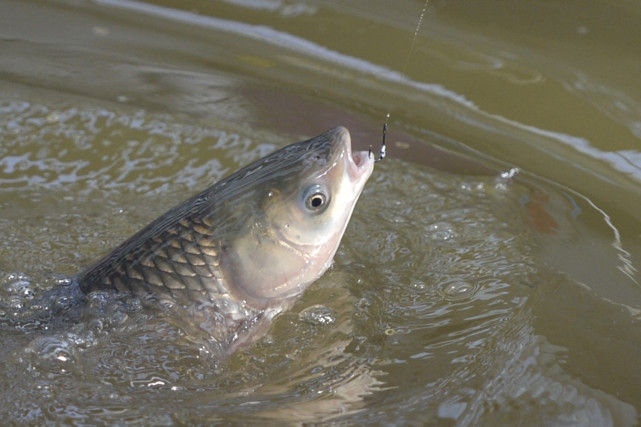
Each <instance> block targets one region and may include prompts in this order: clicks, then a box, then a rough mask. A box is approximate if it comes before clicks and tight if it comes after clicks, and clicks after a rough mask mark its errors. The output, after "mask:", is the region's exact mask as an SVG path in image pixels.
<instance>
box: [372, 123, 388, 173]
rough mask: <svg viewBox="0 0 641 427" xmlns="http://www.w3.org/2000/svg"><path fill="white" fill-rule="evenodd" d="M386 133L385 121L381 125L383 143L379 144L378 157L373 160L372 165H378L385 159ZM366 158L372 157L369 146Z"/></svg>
mask: <svg viewBox="0 0 641 427" xmlns="http://www.w3.org/2000/svg"><path fill="white" fill-rule="evenodd" d="M388 117H389V115H388ZM386 132H387V121H386V122H385V123H383V143H382V144H381V149H380V151H379V154H378V157H377V158H376V159H375V160H374V163H378V162H380V161H381V160H383V159H384V158H385V156H386V155H387V146H386V145H385V134H386ZM368 156H369V157H371V156H372V146H371V145H370V146H369V153H368Z"/></svg>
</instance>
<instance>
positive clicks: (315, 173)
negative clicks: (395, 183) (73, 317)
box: [77, 127, 374, 346]
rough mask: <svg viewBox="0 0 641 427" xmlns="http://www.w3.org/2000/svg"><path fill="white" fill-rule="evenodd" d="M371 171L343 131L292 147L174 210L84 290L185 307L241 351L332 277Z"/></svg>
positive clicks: (84, 277)
mask: <svg viewBox="0 0 641 427" xmlns="http://www.w3.org/2000/svg"><path fill="white" fill-rule="evenodd" d="M373 167H374V160H373V159H371V158H370V156H369V155H368V152H356V153H352V151H351V141H350V136H349V132H348V131H347V130H346V129H345V128H341V127H339V128H335V129H332V130H329V131H327V132H325V133H324V134H322V135H319V136H317V137H315V138H313V139H310V140H307V141H303V142H299V143H295V144H292V145H289V146H287V147H285V148H282V149H281V150H278V151H276V152H274V153H272V154H270V155H268V156H266V157H264V158H262V159H260V160H258V161H256V162H254V163H252V164H250V165H249V166H246V167H244V168H242V169H240V170H238V171H237V172H235V173H234V174H232V175H230V176H228V177H227V178H225V179H223V180H221V181H219V182H218V183H216V184H214V185H213V186H211V187H210V188H208V189H207V190H205V191H203V192H202V193H200V194H197V195H196V196H194V197H192V198H190V199H188V200H186V201H185V202H183V203H182V204H180V205H178V206H176V207H175V208H173V209H171V210H169V211H168V212H166V213H165V214H164V215H162V216H161V217H159V218H158V219H156V220H155V221H153V222H152V223H150V224H149V225H147V226H146V227H144V228H143V229H142V230H140V231H139V232H138V233H136V234H135V235H133V236H132V237H131V238H130V239H128V240H127V241H125V242H124V243H123V244H121V245H120V246H118V247H117V248H116V249H115V250H114V251H113V252H111V253H110V254H108V255H106V256H105V257H104V258H102V259H101V260H99V261H98V262H97V263H96V264H94V265H93V266H91V267H89V268H88V269H87V270H85V271H83V272H81V273H80V274H79V275H78V276H77V282H78V284H79V286H80V289H81V290H82V291H83V292H84V293H90V292H93V291H116V292H119V293H126V294H134V295H138V296H144V297H151V298H153V299H155V300H157V301H158V302H159V303H164V304H169V305H171V306H179V307H183V308H185V309H187V310H188V312H190V313H193V314H194V316H195V317H198V322H200V323H201V324H202V325H205V326H203V328H205V329H207V330H208V332H209V333H210V334H211V335H212V336H213V337H214V338H216V339H217V340H219V341H221V342H223V343H226V344H227V345H228V346H232V345H237V344H238V343H240V342H243V341H247V340H248V339H249V338H248V336H250V335H252V333H255V331H256V329H258V327H257V325H258V324H264V323H265V320H270V319H271V318H272V317H273V316H274V315H275V314H277V313H278V312H279V311H281V310H282V309H284V308H286V307H287V306H288V305H289V304H291V302H292V301H293V299H295V298H296V297H297V296H299V295H300V294H301V293H302V292H303V291H304V290H305V288H306V287H307V286H308V285H309V284H311V283H312V282H313V281H315V280H316V279H317V278H319V277H320V276H321V275H322V274H323V273H324V272H325V271H326V270H327V268H328V267H329V266H330V264H331V261H332V258H333V256H334V254H335V252H336V249H337V248H338V245H339V243H340V240H341V238H342V236H343V233H344V231H345V228H346V227H347V224H348V222H349V219H350V216H351V214H352V211H353V209H354V205H355V204H356V201H357V199H358V197H359V195H360V193H361V191H362V189H363V186H364V185H365V182H366V181H367V179H368V178H369V176H370V175H371V173H372V170H373ZM203 311H204V312H208V314H207V315H205V314H204V313H202V312H203ZM203 319H206V320H203ZM263 326H264V325H263Z"/></svg>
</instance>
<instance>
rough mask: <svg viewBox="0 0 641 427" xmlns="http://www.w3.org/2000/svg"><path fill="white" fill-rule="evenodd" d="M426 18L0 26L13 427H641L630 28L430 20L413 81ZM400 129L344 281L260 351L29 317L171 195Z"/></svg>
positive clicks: (151, 322)
mask: <svg viewBox="0 0 641 427" xmlns="http://www.w3.org/2000/svg"><path fill="white" fill-rule="evenodd" d="M422 3H423V2H422V1H409V0H408V1H402V2H395V4H394V6H393V7H391V6H390V3H389V2H384V1H350V2H347V1H336V2H320V1H318V2H316V1H311V0H310V1H301V2H288V1H279V0H276V1H267V0H266V1H262V2H250V1H227V2H224V1H216V2H196V1H190V2H182V3H181V5H180V9H176V7H177V6H176V5H175V4H173V2H155V3H136V2H127V1H115V0H107V1H98V2H80V1H78V2H74V1H24V0H22V1H12V0H8V1H4V2H3V3H1V4H0V39H1V41H0V46H1V49H0V92H1V93H2V97H1V99H0V213H1V215H0V241H1V243H2V244H1V245H0V284H1V286H0V333H1V334H2V343H3V346H2V350H0V363H1V364H2V369H1V370H0V372H2V373H1V374H0V395H1V396H2V402H3V403H2V404H1V405H0V413H2V416H3V420H5V421H6V422H8V423H12V424H21V425H22V424H25V423H27V424H43V423H45V422H46V421H53V422H55V423H59V424H72V423H77V424H118V425H124V424H134V425H167V424H197V423H200V424H215V423H224V424H230V423H231V424H241V423H250V422H253V423H258V422H266V421H271V422H279V423H281V422H288V423H304V422H319V421H328V422H344V423H347V424H358V425H361V424H365V423H367V424H384V425H407V424H426V423H428V424H432V423H433V424H442V425H453V424H457V425H470V424H484V425H496V424H504V425H515V424H523V425H541V424H545V425H558V424H569V425H599V426H600V425H634V424H637V423H638V422H639V413H638V412H639V410H641V398H640V397H639V389H640V387H641V362H640V361H639V358H638V355H639V353H640V351H641V329H640V326H641V325H640V322H641V317H640V313H641V311H640V310H641V287H640V286H641V285H639V277H638V272H637V268H638V266H639V263H640V261H641V247H640V243H641V242H640V235H639V229H640V228H639V219H640V217H639V214H638V206H640V202H641V197H640V196H641V186H640V183H639V179H641V174H640V168H639V159H641V155H640V152H639V148H638V147H639V138H640V133H639V129H640V128H639V123H641V117H640V116H641V106H640V105H639V103H638V99H640V96H641V93H640V92H639V90H640V89H639V85H638V70H639V65H640V64H639V62H640V61H641V59H640V58H639V57H638V55H637V54H636V50H635V49H636V48H635V46H638V43H637V42H638V41H639V38H641V31H640V30H638V28H639V25H638V22H639V21H640V20H641V16H640V14H641V10H640V9H638V7H637V6H636V5H635V4H633V3H629V2H618V1H600V2H590V3H587V4H580V5H579V4H558V5H557V4H554V5H552V4H549V3H547V2H540V1H528V2H520V3H518V4H517V3H514V4H511V3H510V4H505V3H503V2H495V1H490V0H486V1H481V2H474V3H470V2H458V1H434V2H432V3H430V4H429V7H428V11H427V14H426V16H425V19H424V21H423V24H422V27H421V32H420V34H419V36H418V37H417V38H416V40H415V43H414V48H413V50H412V55H411V56H410V57H409V61H406V59H407V52H408V49H409V46H410V45H411V43H412V40H413V34H414V30H415V28H416V23H417V20H418V16H419V14H420V11H421V9H422V7H423V4H422ZM388 111H389V112H390V113H391V121H390V130H389V133H388V141H389V142H390V148H389V152H390V158H389V159H387V160H385V161H384V162H381V163H379V164H377V166H376V170H375V171H374V174H373V176H372V178H371V179H370V182H369V183H368V185H367V187H366V190H365V192H364V193H363V195H362V197H361V200H360V201H359V204H358V205H357V208H356V211H355V213H354V217H353V220H352V222H351V224H350V226H349V228H348V230H347V233H346V235H345V238H344V240H343V244H342V246H341V248H340V249H339V251H338V253H337V256H336V259H335V264H334V266H333V267H332V268H331V269H330V270H329V271H328V272H327V274H325V276H323V277H322V278H321V279H320V280H319V281H318V282H317V283H316V284H314V285H313V286H312V287H311V288H310V289H309V290H308V291H307V292H306V293H305V294H304V296H303V297H302V298H301V300H300V301H299V302H298V303H297V304H296V305H295V306H294V308H293V309H292V310H290V311H288V312H286V313H284V314H282V315H281V316H280V317H278V318H277V320H276V322H275V323H274V324H273V325H272V328H271V330H270V333H269V335H268V336H267V337H266V338H264V339H262V340H260V341H259V342H258V343H257V344H255V345H254V346H252V347H250V348H248V349H244V350H242V351H240V352H238V353H236V354H234V355H233V356H232V357H231V358H229V359H228V360H222V359H221V358H220V357H217V356H216V354H215V351H214V350H213V349H211V348H210V347H209V345H208V342H207V340H206V339H204V338H203V337H201V336H199V335H198V334H197V333H195V331H193V330H191V327H190V325H189V324H185V322H183V321H181V319H172V318H171V317H169V316H167V315H163V314H162V313H156V312H149V311H146V310H143V309H141V308H140V307H139V306H138V305H136V304H135V302H132V301H120V302H113V301H111V302H105V301H100V300H95V301H92V302H91V304H90V305H89V306H88V307H84V308H83V309H82V310H79V309H78V310H77V309H72V310H71V311H69V312H63V313H58V314H57V315H55V316H40V315H38V309H37V307H35V306H34V301H37V298H38V296H39V295H41V294H42V293H43V292H44V291H45V290H47V289H49V288H52V287H55V286H63V285H64V278H65V277H67V276H69V275H73V274H74V273H75V272H77V271H78V270H79V269H81V268H83V267H84V266H87V265H89V264H90V263H91V262H92V261H94V260H95V259H96V258H98V257H99V256H100V255H102V254H104V253H105V252H107V251H108V250H109V249H111V248H112V247H114V246H115V245H117V244H118V243H120V242H121V241H122V240H123V239H125V238H126V237H128V236H129V235H131V234H132V233H133V232H135V231H136V230H138V229H139V228H140V227H141V226H143V225H145V224H146V223H147V222H149V221H150V220H152V219H153V218H155V217H156V216H157V215H159V214H161V213H162V212H164V211H165V210H167V209H168V208H170V207H171V206H173V205H174V204H176V203H178V202H180V201H181V200H183V199H184V198H186V196H187V195H190V194H193V193H195V192H197V191H199V190H201V189H203V188H205V187H207V186H209V185H210V184H211V183H213V182H215V181H216V180H218V179H220V178H221V177H223V176H225V175H226V174H228V173H229V172H231V171H233V170H235V169H236V168H238V167H240V166H243V165H245V164H247V163H249V162H251V161H252V160H254V159H257V158H259V157H261V156H263V155H265V154H267V153H268V152H271V151H272V150H274V149H275V148H277V147H281V146H283V145H285V144H287V143H290V142H294V141H296V140H299V139H302V138H304V137H309V136H313V135H315V134H317V133H320V132H322V131H324V130H325V129H327V128H329V127H333V126H336V125H339V124H341V125H345V126H347V127H348V128H349V129H350V131H351V133H352V139H353V140H354V143H355V145H356V146H357V148H361V149H362V148H365V147H367V146H368V145H370V144H372V145H374V146H377V145H378V143H379V141H380V129H381V125H382V120H383V118H384V117H385V114H386V113H387V112H388ZM513 166H518V167H519V168H520V169H521V173H519V174H518V175H517V176H516V178H515V179H514V180H509V179H505V178H500V173H501V172H506V171H508V170H509V169H510V168H511V167H513ZM62 306H64V304H62V302H61V307H62Z"/></svg>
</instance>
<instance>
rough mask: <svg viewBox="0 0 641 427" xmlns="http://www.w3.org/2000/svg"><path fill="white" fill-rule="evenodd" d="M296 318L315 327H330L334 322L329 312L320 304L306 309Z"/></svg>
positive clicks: (332, 315) (334, 319)
mask: <svg viewBox="0 0 641 427" xmlns="http://www.w3.org/2000/svg"><path fill="white" fill-rule="evenodd" d="M298 316H299V317H300V318H301V319H303V320H306V321H307V322H309V323H311V324H312V325H315V326H325V325H330V324H332V323H334V322H335V321H336V317H334V314H333V313H332V312H331V310H330V309H329V308H327V307H325V306H324V305H320V304H319V305H313V306H311V307H308V308H306V309H305V310H303V311H301V312H300V314H299V315H298Z"/></svg>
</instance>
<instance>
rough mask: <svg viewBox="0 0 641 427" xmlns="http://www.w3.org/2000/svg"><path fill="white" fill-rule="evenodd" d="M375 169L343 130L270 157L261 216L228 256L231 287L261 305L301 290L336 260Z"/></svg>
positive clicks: (260, 191) (229, 247) (263, 170)
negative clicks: (353, 149) (350, 221)
mask: <svg viewBox="0 0 641 427" xmlns="http://www.w3.org/2000/svg"><path fill="white" fill-rule="evenodd" d="M373 168H374V159H373V158H371V156H370V155H369V153H368V152H367V151H360V152H352V147H351V138H350V134H349V132H348V131H347V129H345V128H343V127H337V128H334V129H331V130H329V131H327V132H325V133H323V134H321V135H319V136H317V137H315V138H312V139H310V140H308V141H303V142H300V143H296V144H292V145H290V146H288V147H285V148H283V149H282V150H279V151H277V152H275V153H273V154H272V155H270V156H268V157H266V158H265V159H264V161H263V162H262V165H261V166H260V168H259V169H260V174H261V180H260V181H261V182H260V184H259V185H258V184H257V185H256V186H255V192H254V196H255V197H256V198H257V199H258V204H257V209H256V214H255V215H252V216H251V217H250V218H249V219H248V220H247V221H246V222H245V225H244V227H243V230H242V231H241V232H239V233H237V234H236V235H235V236H234V238H233V239H229V240H228V241H227V242H226V244H225V249H224V251H223V254H222V257H223V259H222V262H221V269H222V270H223V274H224V276H225V280H226V283H227V284H228V286H229V287H230V289H231V290H232V291H233V292H235V293H237V294H238V297H241V298H243V299H245V300H247V301H248V302H250V303H253V304H254V305H256V306H265V305H269V304H271V303H272V302H273V300H274V299H277V300H284V299H288V298H290V297H295V296H298V295H300V294H301V293H302V292H303V291H304V290H305V289H306V287H307V286H308V285H309V284H311V283H312V282H314V281H315V280H316V279H318V278H319V277H320V276H321V275H322V274H323V273H324V272H325V271H326V270H327V269H328V268H329V266H330V265H331V262H332V259H333V257H334V254H335V253H336V250H337V248H338V245H339V243H340V241H341V238H342V237H343V234H344V232H345V229H346V227H347V224H348V223H349V220H350V217H351V215H352V211H353V210H354V206H355V205H356V201H357V200H358V197H359V196H360V194H361V192H362V190H363V187H364V185H365V182H366V181H367V179H368V178H369V176H370V175H371V173H372V171H373Z"/></svg>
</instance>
